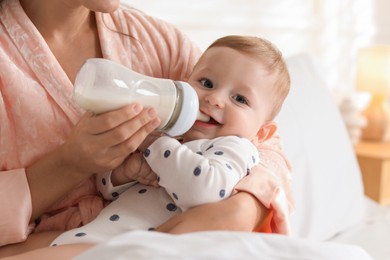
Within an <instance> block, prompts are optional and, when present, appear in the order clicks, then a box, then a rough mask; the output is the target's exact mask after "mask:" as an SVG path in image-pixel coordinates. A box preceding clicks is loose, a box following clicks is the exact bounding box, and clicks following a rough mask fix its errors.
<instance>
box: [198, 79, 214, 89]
mask: <svg viewBox="0 0 390 260" xmlns="http://www.w3.org/2000/svg"><path fill="white" fill-rule="evenodd" d="M200 84H202V86H203V87H205V88H213V82H211V80H209V79H201V80H200Z"/></svg>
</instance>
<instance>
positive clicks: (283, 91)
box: [206, 35, 290, 120]
mask: <svg viewBox="0 0 390 260" xmlns="http://www.w3.org/2000/svg"><path fill="white" fill-rule="evenodd" d="M213 47H229V48H232V49H234V50H236V51H239V52H243V53H245V54H249V55H252V56H254V58H256V59H259V60H260V62H261V63H262V64H263V65H264V66H265V68H266V69H267V70H268V71H269V72H270V73H271V74H273V73H276V76H277V80H276V82H275V85H274V88H273V89H274V91H273V97H272V98H273V99H274V102H273V108H272V109H271V113H270V120H271V119H273V118H274V117H275V116H276V115H277V114H278V113H279V111H280V109H281V107H282V104H283V102H284V100H285V98H286V97H287V94H288V92H289V90H290V74H289V72H288V69H287V65H286V63H285V61H284V58H283V55H282V53H281V52H280V51H279V49H278V48H277V47H276V46H274V45H273V44H272V43H271V42H270V41H268V40H266V39H262V38H259V37H254V36H239V35H229V36H225V37H222V38H219V39H217V40H216V41H215V42H213V43H212V44H211V45H210V46H209V47H208V48H207V49H206V51H207V50H208V49H210V48H213Z"/></svg>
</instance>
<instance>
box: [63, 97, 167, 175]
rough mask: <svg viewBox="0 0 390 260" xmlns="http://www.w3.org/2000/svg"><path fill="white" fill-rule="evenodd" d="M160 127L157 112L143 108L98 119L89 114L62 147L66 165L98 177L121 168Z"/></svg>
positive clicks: (131, 108) (130, 107)
mask: <svg viewBox="0 0 390 260" xmlns="http://www.w3.org/2000/svg"><path fill="white" fill-rule="evenodd" d="M159 123H160V120H159V118H157V113H156V111H155V110H154V109H153V108H148V109H144V110H142V106H141V105H140V104H131V105H129V106H126V107H123V108H121V109H118V110H115V111H111V112H107V113H104V114H99V115H94V114H92V113H86V114H85V115H84V117H83V118H82V119H81V120H80V121H79V123H78V124H77V125H76V127H75V128H74V130H73V131H72V133H71V135H70V137H69V139H68V140H67V141H66V142H65V143H64V145H63V146H62V147H61V148H62V149H61V151H62V154H63V159H64V162H65V163H67V164H68V165H69V166H71V167H73V168H75V169H76V170H77V171H79V172H80V171H81V172H87V173H98V172H104V171H107V170H112V169H114V168H116V167H118V166H119V165H120V164H121V163H122V162H123V161H124V160H125V159H126V158H127V156H128V155H129V154H130V153H132V152H134V151H135V150H136V149H137V148H138V146H139V145H140V144H141V143H142V142H143V141H144V139H145V137H146V136H147V135H149V134H150V133H151V132H152V131H153V130H154V129H155V128H156V127H157V126H158V125H159Z"/></svg>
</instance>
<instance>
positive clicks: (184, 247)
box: [75, 231, 372, 260]
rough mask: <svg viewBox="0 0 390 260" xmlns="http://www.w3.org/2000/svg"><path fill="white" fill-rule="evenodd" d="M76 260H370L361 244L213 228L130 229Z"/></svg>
mask: <svg viewBox="0 0 390 260" xmlns="http://www.w3.org/2000/svg"><path fill="white" fill-rule="evenodd" d="M75 259H76V260H90V259H94V260H98V259H265V260H266V259H284V260H287V259H291V260H292V259H294V260H296V259H313V260H314V259H315V260H325V259H327V260H328V259H332V260H337V259H340V260H346V259H354V260H371V259H372V258H371V257H370V256H369V255H368V254H367V253H366V252H365V251H364V250H363V249H361V248H360V247H358V246H354V245H344V244H338V243H332V242H315V241H312V240H303V239H297V238H290V237H286V236H282V235H274V234H259V233H246V232H227V231H212V232H210V231H209V232H198V233H192V234H184V235H170V234H165V233H158V232H150V231H131V232H128V233H125V234H123V235H120V236H117V237H114V238H113V239H111V240H109V241H107V242H105V243H102V244H99V245H98V246H96V247H94V248H92V249H91V250H89V251H87V252H86V253H84V254H82V255H80V256H78V257H77V258H75Z"/></svg>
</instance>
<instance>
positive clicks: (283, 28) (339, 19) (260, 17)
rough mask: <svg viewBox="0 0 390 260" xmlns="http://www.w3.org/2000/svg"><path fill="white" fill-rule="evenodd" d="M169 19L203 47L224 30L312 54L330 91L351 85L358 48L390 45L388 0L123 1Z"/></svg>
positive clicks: (285, 49) (290, 52) (288, 50)
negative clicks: (262, 38) (267, 40)
mask: <svg viewBox="0 0 390 260" xmlns="http://www.w3.org/2000/svg"><path fill="white" fill-rule="evenodd" d="M122 2H124V3H126V4H129V5H131V6H133V7H135V8H138V9H140V10H142V11H144V12H145V13H148V14H151V15H154V16H157V17H160V18H162V19H164V20H167V21H169V22H171V23H173V24H174V25H176V26H177V27H178V28H179V29H181V30H182V31H184V32H185V33H186V34H187V35H189V36H190V38H191V39H192V40H193V41H194V42H196V43H197V44H198V45H199V46H200V47H201V48H202V49H204V48H206V47H207V46H208V45H209V44H210V43H211V42H212V41H214V40H215V39H216V38H218V37H220V36H224V35H227V34H250V35H257V36H261V37H265V38H268V39H269V40H271V41H273V42H274V43H275V44H276V45H277V46H278V47H279V48H280V49H281V50H282V51H283V53H284V54H285V55H286V56H290V55H294V54H297V53H302V52H306V53H309V54H310V55H313V57H315V59H316V60H317V61H318V65H319V66H320V68H321V70H323V74H324V78H325V80H326V82H327V83H328V85H329V87H330V88H331V89H332V91H333V92H337V93H339V92H341V93H344V92H349V91H350V90H351V89H352V88H354V86H355V83H354V82H355V71H356V65H355V63H356V54H357V50H358V49H359V48H361V47H367V46H370V45H374V44H390V28H389V26H388V24H389V23H390V16H389V15H388V13H389V11H390V1H388V0H343V1H340V0H274V1H270V0H244V1H243V0H198V1H191V0H165V1H159V0H122Z"/></svg>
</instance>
